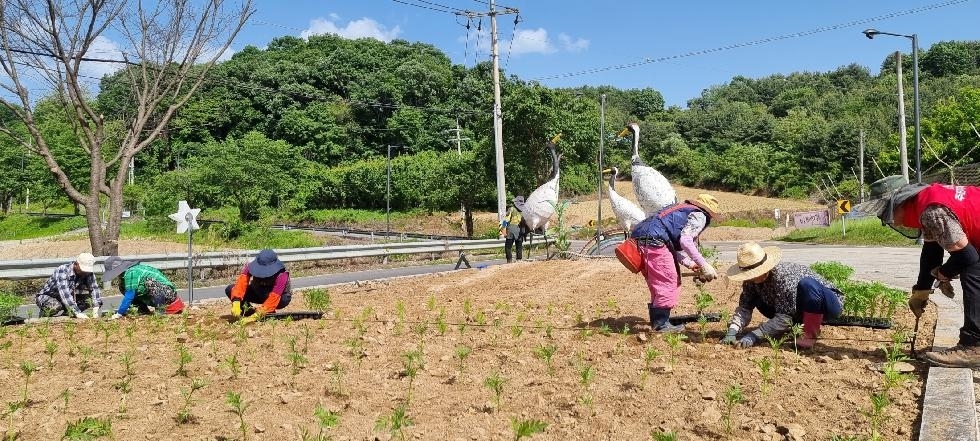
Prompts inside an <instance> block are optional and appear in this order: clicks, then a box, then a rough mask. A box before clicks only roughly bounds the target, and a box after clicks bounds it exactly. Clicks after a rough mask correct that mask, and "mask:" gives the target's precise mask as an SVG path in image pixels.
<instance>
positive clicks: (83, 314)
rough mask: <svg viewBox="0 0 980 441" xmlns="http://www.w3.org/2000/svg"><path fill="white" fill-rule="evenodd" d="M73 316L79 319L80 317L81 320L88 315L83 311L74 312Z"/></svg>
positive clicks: (85, 318)
mask: <svg viewBox="0 0 980 441" xmlns="http://www.w3.org/2000/svg"><path fill="white" fill-rule="evenodd" d="M75 318H79V319H82V320H87V319H88V318H89V317H88V315H86V314H85V313H84V312H76V313H75Z"/></svg>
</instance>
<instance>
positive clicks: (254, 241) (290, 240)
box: [120, 220, 323, 249]
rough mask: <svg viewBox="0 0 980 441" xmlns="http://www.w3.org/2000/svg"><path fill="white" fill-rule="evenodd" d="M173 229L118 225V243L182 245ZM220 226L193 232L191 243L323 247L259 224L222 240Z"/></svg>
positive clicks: (180, 236) (183, 237)
mask: <svg viewBox="0 0 980 441" xmlns="http://www.w3.org/2000/svg"><path fill="white" fill-rule="evenodd" d="M175 228H176V227H175V225H170V226H169V227H168V228H166V229H164V227H163V226H158V223H154V222H148V221H145V220H140V221H134V222H126V223H124V224H123V225H122V229H121V233H120V236H121V238H122V239H150V240H159V241H167V242H179V243H183V242H186V241H187V235H186V234H177V233H176V230H175ZM221 228H223V226H222V225H221V224H212V225H209V226H207V227H205V228H202V229H201V230H198V231H195V232H194V243H195V244H198V245H201V246H205V247H207V246H211V247H227V248H242V249H262V248H308V247H318V246H322V245H323V241H322V240H319V239H317V238H316V237H315V236H313V235H312V234H310V233H308V232H305V231H295V230H287V231H283V230H276V229H272V228H268V227H267V226H265V225H260V224H247V225H243V226H242V227H241V228H240V231H238V232H237V234H236V237H235V238H234V239H226V238H225V234H226V233H222V232H221V231H220V230H221Z"/></svg>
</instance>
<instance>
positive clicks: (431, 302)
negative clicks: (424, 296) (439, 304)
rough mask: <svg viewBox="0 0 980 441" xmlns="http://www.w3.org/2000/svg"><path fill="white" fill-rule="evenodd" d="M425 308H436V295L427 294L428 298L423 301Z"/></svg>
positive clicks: (432, 309) (430, 309)
mask: <svg viewBox="0 0 980 441" xmlns="http://www.w3.org/2000/svg"><path fill="white" fill-rule="evenodd" d="M425 308H426V309H428V310H429V311H434V310H435V309H436V296H433V295H430V296H429V299H428V300H426V302H425Z"/></svg>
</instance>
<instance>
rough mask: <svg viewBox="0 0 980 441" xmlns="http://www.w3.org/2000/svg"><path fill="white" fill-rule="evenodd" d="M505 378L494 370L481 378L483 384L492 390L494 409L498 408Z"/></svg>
mask: <svg viewBox="0 0 980 441" xmlns="http://www.w3.org/2000/svg"><path fill="white" fill-rule="evenodd" d="M506 382H507V380H506V379H504V378H503V377H501V376H500V372H494V373H493V375H491V376H489V377H487V378H486V379H485V380H483V385H484V386H486V387H487V389H490V391H491V392H493V403H494V409H496V410H498V411H499V410H500V396H501V395H503V393H504V383H506Z"/></svg>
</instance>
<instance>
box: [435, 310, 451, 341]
mask: <svg viewBox="0 0 980 441" xmlns="http://www.w3.org/2000/svg"><path fill="white" fill-rule="evenodd" d="M436 329H438V330H439V336H440V337H442V336H444V335H446V331H448V330H449V325H448V324H446V310H445V309H441V310H440V311H439V316H438V317H436Z"/></svg>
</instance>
